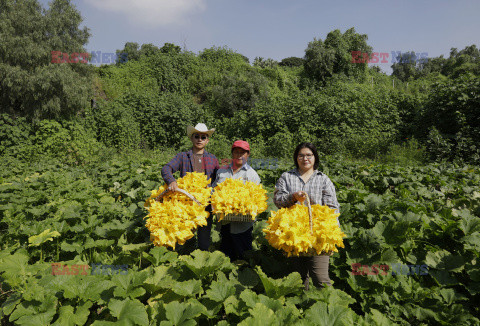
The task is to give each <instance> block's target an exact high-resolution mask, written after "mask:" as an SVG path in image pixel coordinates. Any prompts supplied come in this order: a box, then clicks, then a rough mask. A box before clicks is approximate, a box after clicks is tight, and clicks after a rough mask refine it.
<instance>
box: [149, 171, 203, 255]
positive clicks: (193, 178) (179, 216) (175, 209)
mask: <svg viewBox="0 0 480 326" xmlns="http://www.w3.org/2000/svg"><path fill="white" fill-rule="evenodd" d="M209 183H210V181H209V179H207V176H206V175H205V174H203V173H197V172H192V173H190V172H189V173H187V174H186V175H185V176H184V177H183V178H180V179H178V180H177V184H178V187H179V188H180V189H183V190H185V191H186V192H188V193H189V194H191V195H192V196H193V197H195V199H197V200H198V201H199V202H200V204H198V203H196V202H195V201H193V200H191V199H190V198H188V197H187V196H186V195H185V194H183V193H180V192H170V193H167V194H165V195H164V196H163V198H162V199H163V200H162V202H157V201H156V200H155V198H157V197H158V196H159V195H160V194H161V193H163V192H164V191H165V190H166V189H167V185H163V186H161V187H160V188H159V189H158V190H152V192H151V195H150V198H148V199H147V200H146V201H145V204H144V206H145V208H146V209H147V210H148V215H147V216H146V217H145V218H146V219H147V221H146V227H147V228H148V230H149V231H150V240H151V241H153V244H154V245H155V246H169V247H172V248H175V245H176V244H177V243H178V244H181V245H182V244H184V243H185V241H187V240H188V239H190V238H192V237H193V231H194V230H195V228H197V227H198V226H205V225H207V218H208V212H206V211H205V207H206V206H207V205H208V203H209V199H210V193H211V188H210V187H208V185H209Z"/></svg>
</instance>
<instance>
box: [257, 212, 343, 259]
mask: <svg viewBox="0 0 480 326" xmlns="http://www.w3.org/2000/svg"><path fill="white" fill-rule="evenodd" d="M311 209H312V210H311V213H312V219H311V224H310V220H309V212H308V207H307V206H304V205H293V206H291V207H288V208H282V209H280V210H278V211H277V212H274V211H272V212H271V216H270V218H269V219H268V221H267V227H266V228H265V229H264V230H263V232H264V233H265V238H266V239H267V240H268V243H269V244H270V245H271V246H272V247H274V248H275V249H279V250H283V251H284V252H285V253H286V254H287V256H288V257H290V256H313V255H320V254H322V253H329V254H330V253H333V252H338V249H337V247H342V248H344V245H343V238H344V237H346V235H345V233H343V232H342V231H341V230H340V227H339V226H338V223H337V216H338V215H340V214H337V213H335V210H334V209H332V208H330V207H328V206H322V205H313V206H311Z"/></svg>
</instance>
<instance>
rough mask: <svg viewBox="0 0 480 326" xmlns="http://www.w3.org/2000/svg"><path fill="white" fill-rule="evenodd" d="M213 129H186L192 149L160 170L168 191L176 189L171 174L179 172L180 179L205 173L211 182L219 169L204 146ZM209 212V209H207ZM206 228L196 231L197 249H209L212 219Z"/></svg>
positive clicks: (175, 183)
mask: <svg viewBox="0 0 480 326" xmlns="http://www.w3.org/2000/svg"><path fill="white" fill-rule="evenodd" d="M214 131H215V129H214V128H213V129H208V128H207V126H206V125H205V124H204V123H198V124H197V125H196V126H195V127H193V126H188V127H187V136H188V138H189V139H190V140H191V141H192V144H193V147H192V149H191V150H189V151H188V152H181V153H178V154H177V155H176V156H175V157H174V158H173V159H172V160H171V161H170V162H168V163H167V164H166V165H165V166H164V167H163V168H162V178H163V180H165V183H166V184H167V185H168V188H167V189H168V190H169V191H175V190H177V189H178V185H177V181H176V180H175V178H174V177H173V173H174V172H177V171H180V177H184V176H185V175H186V174H187V172H200V173H205V174H206V175H207V177H208V178H209V179H210V180H211V181H213V180H215V176H216V173H217V170H218V168H219V165H218V160H217V158H216V157H215V155H213V154H210V153H208V152H207V151H206V150H205V146H207V144H208V140H209V137H210V136H211V135H212V134H213V132H214ZM207 211H211V207H210V206H208V207H207ZM207 221H208V224H207V225H206V226H202V227H199V228H198V230H197V239H198V248H199V249H201V250H208V248H209V247H210V230H211V229H212V217H209V218H208V219H207Z"/></svg>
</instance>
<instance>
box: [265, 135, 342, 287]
mask: <svg viewBox="0 0 480 326" xmlns="http://www.w3.org/2000/svg"><path fill="white" fill-rule="evenodd" d="M293 160H294V162H295V166H296V169H293V170H291V171H288V172H284V173H283V174H282V176H281V177H280V179H278V181H277V184H276V185H275V193H274V196H273V202H274V203H275V205H276V206H277V207H278V208H283V207H290V206H292V205H294V204H296V203H297V202H299V203H304V202H305V199H306V194H308V197H309V198H310V203H311V204H312V205H315V204H320V205H326V206H328V207H330V208H333V209H335V210H336V212H337V213H338V211H339V208H340V205H339V204H338V201H337V196H336V194H335V187H334V185H333V183H332V181H331V180H330V179H329V178H328V177H327V176H326V175H325V174H323V173H322V172H320V171H318V170H317V168H318V164H319V158H318V151H317V148H316V147H315V145H313V144H312V143H301V144H300V145H298V146H297V148H296V149H295V152H294V154H293ZM337 221H338V218H337ZM338 225H340V223H339V224H338ZM295 259H296V263H297V270H298V271H299V273H300V275H301V276H302V279H303V281H304V285H305V289H306V290H308V283H309V279H310V278H312V281H313V285H314V286H316V287H321V286H323V284H327V285H331V283H330V277H329V276H328V264H329V259H330V256H328V255H327V254H322V255H320V256H313V257H298V258H295Z"/></svg>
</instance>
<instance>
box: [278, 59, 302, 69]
mask: <svg viewBox="0 0 480 326" xmlns="http://www.w3.org/2000/svg"><path fill="white" fill-rule="evenodd" d="M304 61H305V60H303V59H302V58H298V57H288V58H285V59H282V61H280V63H279V64H278V65H279V66H284V67H301V66H303V63H304Z"/></svg>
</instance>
